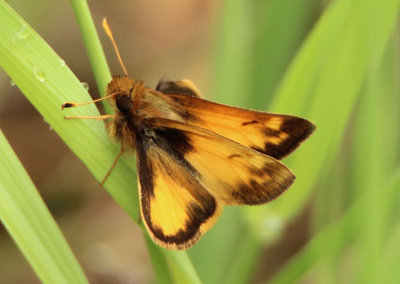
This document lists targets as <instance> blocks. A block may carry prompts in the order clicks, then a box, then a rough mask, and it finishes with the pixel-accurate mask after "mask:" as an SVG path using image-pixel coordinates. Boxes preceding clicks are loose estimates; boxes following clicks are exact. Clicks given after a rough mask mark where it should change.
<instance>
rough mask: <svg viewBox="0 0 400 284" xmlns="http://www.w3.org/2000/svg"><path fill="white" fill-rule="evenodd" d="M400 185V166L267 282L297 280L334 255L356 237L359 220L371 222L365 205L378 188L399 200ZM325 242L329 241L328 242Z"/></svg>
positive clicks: (388, 196) (382, 192) (397, 201)
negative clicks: (382, 184) (385, 182)
mask: <svg viewBox="0 0 400 284" xmlns="http://www.w3.org/2000/svg"><path fill="white" fill-rule="evenodd" d="M399 187H400V168H398V169H397V170H396V171H395V173H394V174H393V175H392V177H391V178H390V180H389V182H388V183H387V184H386V186H384V187H383V188H381V189H380V190H379V189H377V188H375V189H373V190H370V191H367V192H365V193H364V194H363V195H362V196H361V197H360V198H359V199H358V200H357V201H356V202H355V203H354V204H353V206H351V208H350V209H349V210H347V212H346V213H345V214H344V215H343V216H342V217H341V218H340V219H338V220H337V221H336V222H334V223H332V224H329V225H328V226H327V227H326V228H325V229H324V230H322V231H321V232H320V233H318V234H317V235H316V236H314V238H313V239H312V240H311V241H310V242H309V243H308V244H307V245H306V246H305V247H304V248H303V249H302V250H301V251H300V252H299V253H298V254H297V255H296V256H295V257H293V258H292V259H291V260H290V261H289V263H288V264H286V265H285V266H284V267H283V268H282V269H281V270H280V271H278V272H277V273H276V274H275V275H274V277H273V278H272V279H271V280H270V281H268V283H296V282H299V281H300V280H301V278H302V277H303V276H304V275H305V274H306V273H307V272H308V271H309V270H310V269H311V268H312V267H313V266H314V265H316V264H317V263H318V262H319V261H320V260H322V259H323V258H324V257H325V255H333V254H334V253H335V251H343V249H344V247H345V246H346V245H348V244H349V243H350V242H351V240H353V239H354V237H355V235H356V233H357V231H358V230H359V229H360V226H358V225H359V224H361V223H363V222H368V215H365V212H364V208H365V206H366V205H367V204H373V203H374V197H375V193H374V191H375V190H379V191H380V192H381V194H382V196H384V197H385V199H386V201H388V200H392V199H393V198H394V197H395V198H396V199H395V200H393V201H394V202H396V203H397V204H398V203H399V202H400V195H399V194H396V193H397V191H398V188H399ZM326 244H329V245H328V246H327V245H326Z"/></svg>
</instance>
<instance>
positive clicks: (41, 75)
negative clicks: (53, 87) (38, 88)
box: [33, 67, 46, 82]
mask: <svg viewBox="0 0 400 284" xmlns="http://www.w3.org/2000/svg"><path fill="white" fill-rule="evenodd" d="M33 74H34V75H35V77H36V79H38V80H39V81H40V82H44V81H46V75H45V74H44V73H43V71H41V70H40V69H38V68H36V67H33Z"/></svg>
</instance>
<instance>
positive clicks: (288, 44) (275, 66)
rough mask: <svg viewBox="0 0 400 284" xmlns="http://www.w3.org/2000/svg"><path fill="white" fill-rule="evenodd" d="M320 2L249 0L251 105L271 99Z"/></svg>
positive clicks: (260, 107) (260, 104)
mask: <svg viewBox="0 0 400 284" xmlns="http://www.w3.org/2000/svg"><path fill="white" fill-rule="evenodd" d="M320 2H321V1H320V0H304V1H296V0H272V1H253V3H254V5H253V6H254V7H253V21H254V22H255V23H254V34H255V36H254V48H253V52H252V61H251V63H252V64H251V72H252V73H251V87H252V89H251V94H252V96H254V98H253V101H252V102H251V105H250V106H251V107H252V108H255V109H262V108H264V107H265V106H266V105H267V104H268V103H269V102H270V101H271V99H272V97H273V96H272V94H274V93H275V91H276V88H277V87H278V84H279V81H280V80H281V79H282V76H283V75H284V73H285V71H286V69H287V68H288V65H289V64H290V61H291V60H292V58H293V57H294V55H295V54H296V52H297V50H298V48H299V46H300V44H301V43H302V41H303V40H304V38H305V36H306V34H307V33H308V32H309V30H310V29H311V27H312V24H313V23H314V22H315V21H316V20H317V17H318V14H319V10H320V6H321V5H320ZM242 96H243V97H247V96H248V94H243V95H242Z"/></svg>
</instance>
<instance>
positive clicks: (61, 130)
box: [0, 1, 139, 220]
mask: <svg viewBox="0 0 400 284" xmlns="http://www.w3.org/2000/svg"><path fill="white" fill-rule="evenodd" d="M0 66H1V67H2V68H3V69H4V70H5V71H6V72H7V74H8V75H9V76H10V77H11V78H12V80H13V81H14V82H15V84H16V85H17V86H18V88H19V89H20V90H21V91H22V92H23V93H24V95H25V96H26V97H27V98H28V100H29V101H30V102H31V103H32V104H33V105H34V106H35V108H36V109H37V110H38V111H39V112H40V113H41V115H42V116H43V118H44V119H45V121H46V122H47V123H48V124H49V125H50V126H51V127H52V129H53V130H54V131H55V132H57V134H58V135H59V136H60V137H61V138H62V139H63V140H64V141H65V143H66V144H67V145H68V146H69V147H70V148H71V149H72V151H73V152H75V154H76V155H77V156H78V157H79V158H80V159H81V160H82V161H83V162H84V163H85V164H86V165H87V167H88V168H89V169H90V171H91V172H92V173H93V175H94V176H95V177H96V179H97V180H102V178H103V177H104V176H105V174H106V173H107V171H108V170H109V168H110V165H111V164H112V163H113V161H114V159H115V157H116V156H117V154H118V152H119V147H118V145H116V144H115V143H113V142H112V141H111V140H110V138H109V137H108V135H107V131H106V128H105V125H104V123H103V122H101V121H95V120H66V119H64V116H65V115H78V116H82V115H94V116H97V115H99V112H98V110H97V108H96V107H95V106H94V105H87V106H83V107H79V108H75V109H66V110H64V111H61V104H62V103H64V102H66V101H76V102H85V101H90V100H91V98H90V96H89V94H88V93H87V92H86V90H85V89H84V88H83V86H82V85H81V83H80V82H79V80H78V79H77V78H76V77H75V75H74V74H73V73H72V72H71V70H70V69H69V68H68V67H67V65H66V63H65V62H64V61H63V60H62V59H61V58H60V57H59V56H58V55H57V54H56V53H55V52H54V51H53V50H52V49H51V48H50V47H49V46H48V45H47V44H46V42H45V41H44V40H43V39H42V38H41V37H40V36H39V35H38V34H37V33H36V32H35V31H34V30H33V29H32V28H31V27H30V26H29V25H28V24H27V23H26V22H25V21H24V20H23V19H22V18H21V17H20V16H19V15H18V14H17V13H16V12H15V11H14V10H12V8H11V7H10V6H8V5H7V4H6V2H4V1H0ZM132 160H133V158H132V157H123V158H122V159H121V161H120V162H119V163H117V166H116V168H115V170H114V171H113V172H112V174H111V176H110V178H109V180H108V181H107V182H106V185H105V187H106V188H107V190H108V192H109V193H110V194H111V195H112V196H113V198H114V199H116V200H117V202H118V203H119V204H120V205H121V206H122V207H123V208H124V209H125V210H126V211H128V212H129V214H130V215H131V216H132V217H133V218H134V219H135V220H138V208H139V206H138V204H139V203H138V197H137V191H136V178H135V176H136V173H135V170H134V164H135V163H134V162H132Z"/></svg>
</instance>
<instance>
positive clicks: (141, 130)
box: [62, 20, 315, 249]
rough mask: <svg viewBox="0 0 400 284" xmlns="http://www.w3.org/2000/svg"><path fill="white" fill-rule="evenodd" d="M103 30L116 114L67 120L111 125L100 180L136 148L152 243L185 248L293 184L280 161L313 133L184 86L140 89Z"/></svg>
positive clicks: (309, 127) (305, 125) (288, 119)
mask: <svg viewBox="0 0 400 284" xmlns="http://www.w3.org/2000/svg"><path fill="white" fill-rule="evenodd" d="M103 27H104V29H105V31H106V33H107V35H108V36H109V38H110V39H111V42H112V43H113V45H114V48H115V50H116V53H117V56H118V58H119V61H120V63H121V66H122V68H123V70H124V73H125V75H124V76H113V78H112V81H111V82H110V83H109V84H108V86H107V90H106V96H105V97H104V98H102V99H108V100H109V101H110V103H111V104H112V106H113V107H114V110H115V114H114V115H103V116H100V117H67V118H96V119H107V118H113V122H112V123H111V127H110V134H111V136H113V137H116V138H117V140H119V141H121V151H120V153H119V155H118V157H117V158H116V160H115V162H114V164H113V166H112V167H111V169H110V171H109V172H108V173H107V175H106V177H105V179H107V177H108V175H109V174H110V172H111V170H112V168H113V167H114V165H115V163H116V162H117V160H118V158H119V157H120V155H121V154H122V153H123V152H124V151H125V150H126V149H135V151H136V164H137V171H138V184H139V196H140V210H141V216H142V220H143V221H144V224H145V227H146V228H147V231H148V232H149V235H150V236H151V238H152V239H153V241H154V242H155V243H157V244H159V245H160V246H162V247H164V248H168V249H187V248H190V247H191V246H193V245H194V244H195V243H196V242H197V241H198V240H199V239H200V237H201V236H202V235H203V234H204V233H205V232H206V231H207V230H208V229H210V228H211V227H212V225H213V224H214V223H215V222H216V220H217V218H218V216H219V215H220V214H221V211H222V209H223V207H224V206H225V205H244V204H245V205H257V204H264V203H267V202H269V201H271V200H273V199H275V198H276V197H278V196H279V195H280V194H282V192H284V191H285V190H286V189H287V188H288V187H289V186H290V185H291V184H292V183H293V181H294V179H295V176H294V174H293V173H292V171H291V170H290V169H288V168H287V167H286V166H285V165H284V164H282V163H281V162H279V160H280V159H282V158H283V157H285V156H286V155H288V154H290V153H291V152H292V151H293V150H294V149H296V148H297V147H298V146H299V145H300V143H301V142H302V141H304V140H305V139H306V138H307V137H308V136H309V135H310V134H311V133H312V132H313V131H314V129H315V126H314V125H313V124H312V123H311V122H309V121H308V120H306V119H303V118H300V117H295V116H290V115H281V114H270V113H265V112H259V111H254V110H248V109H242V108H236V107H231V106H226V105H222V104H218V103H214V102H210V101H207V100H205V99H203V98H202V97H201V95H200V93H199V91H198V89H197V88H196V86H195V85H194V84H193V83H192V82H191V81H190V80H181V81H161V82H160V83H158V85H157V87H156V88H155V89H152V88H149V87H146V86H145V85H144V84H143V82H141V81H137V80H134V79H131V78H130V77H128V74H127V71H126V68H125V66H124V64H123V62H122V60H121V57H120V55H119V52H118V48H117V46H116V44H115V40H114V38H113V36H112V33H111V30H110V28H109V26H108V24H107V22H106V21H105V20H103ZM102 99H99V100H102ZM99 100H95V101H93V102H97V101H99ZM81 104H82V103H80V104H79V103H71V102H67V103H64V104H63V106H62V107H63V108H70V107H75V106H78V105H81ZM105 179H104V180H103V182H102V183H104V181H105Z"/></svg>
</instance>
